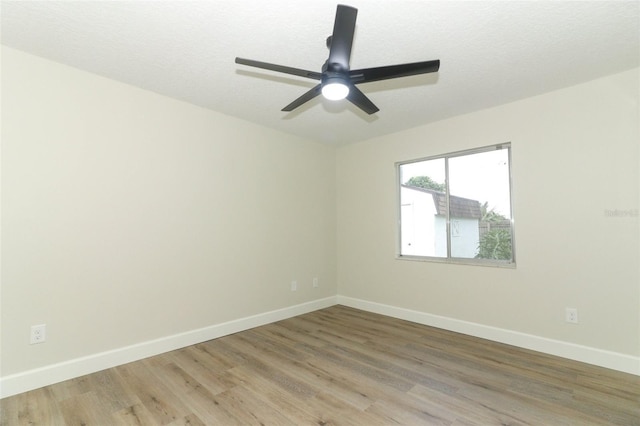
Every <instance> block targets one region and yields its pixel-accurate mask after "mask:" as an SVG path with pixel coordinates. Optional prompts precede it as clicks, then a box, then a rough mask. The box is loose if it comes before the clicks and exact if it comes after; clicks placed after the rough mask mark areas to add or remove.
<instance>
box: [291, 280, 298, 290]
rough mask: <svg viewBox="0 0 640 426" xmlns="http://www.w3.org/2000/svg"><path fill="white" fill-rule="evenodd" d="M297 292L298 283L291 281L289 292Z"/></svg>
mask: <svg viewBox="0 0 640 426" xmlns="http://www.w3.org/2000/svg"><path fill="white" fill-rule="evenodd" d="M296 290H298V281H296V280H293V281H291V291H296Z"/></svg>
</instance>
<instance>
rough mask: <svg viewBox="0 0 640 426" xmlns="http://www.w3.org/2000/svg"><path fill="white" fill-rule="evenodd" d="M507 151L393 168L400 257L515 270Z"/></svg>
mask: <svg viewBox="0 0 640 426" xmlns="http://www.w3.org/2000/svg"><path fill="white" fill-rule="evenodd" d="M510 151H511V146H510V144H508V143H507V144H501V145H495V146H491V147H485V148H481V149H477V150H470V151H464V152H458V153H452V154H446V155H443V156H439V157H432V158H426V159H421V160H414V161H410V162H404V163H400V164H398V176H399V180H400V181H399V183H400V256H401V257H403V256H407V257H424V258H436V259H437V258H441V259H451V260H454V261H455V260H458V261H463V262H465V263H469V262H477V263H491V264H514V260H515V259H514V242H513V240H514V238H513V217H512V212H511V178H510V176H511V173H510V167H511V160H510V159H511V152H510Z"/></svg>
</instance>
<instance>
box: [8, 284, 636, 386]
mask: <svg viewBox="0 0 640 426" xmlns="http://www.w3.org/2000/svg"><path fill="white" fill-rule="evenodd" d="M336 304H340V305H344V306H350V307H352V308H357V309H362V310H363V311H368V312H374V313H377V314H382V315H386V316H389V317H393V318H399V319H403V320H407V321H412V322H415V323H418V324H424V325H429V326H432V327H437V328H441V329H444V330H450V331H455V332H458V333H463V334H467V335H470V336H475V337H480V338H483V339H488V340H493V341H495V342H500V343H506V344H509V345H513V346H518V347H521V348H525V349H531V350H534V351H538V352H543V353H547V354H550V355H556V356H560V357H563V358H568V359H572V360H575V361H580V362H585V363H588V364H593V365H598V366H601V367H606V368H610V369H613V370H618V371H622V372H625V373H630V374H635V375H638V376H640V357H634V356H631V355H625V354H620V353H616V352H610V351H605V350H602V349H597V348H591V347H588V346H581V345H576V344H573V343H567V342H563V341H559V340H553V339H547V338H544V337H539V336H534V335H530V334H525V333H520V332H517V331H512V330H506V329H501V328H496V327H490V326H486V325H482V324H476V323H472V322H468V321H462V320H457V319H453V318H448V317H443V316H439V315H433V314H428V313H425V312H420V311H413V310H410V309H404V308H398V307H395V306H390V305H385V304H381V303H376V302H370V301H367V300H362V299H355V298H351V297H346V296H332V297H327V298H325V299H319V300H314V301H311V302H307V303H302V304H300V305H295V306H290V307H288V308H283V309H278V310H275V311H270V312H265V313H262V314H258V315H253V316H250V317H246V318H240V319H237V320H233V321H229V322H225V323H221V324H215V325H212V326H209V327H204V328H201V329H197V330H191V331H188V332H185V333H181V334H176V335H173V336H167V337H163V338H161V339H156V340H151V341H148V342H142V343H138V344H135V345H131V346H127V347H124V348H118V349H114V350H111V351H107V352H101V353H98V354H94V355H89V356H86V357H82V358H76V359H72V360H69V361H65V362H61V363H58V364H52V365H48V366H45V367H41V368H37V369H33V370H29V371H25V372H22V373H17V374H13V375H10V376H6V377H2V378H0V398H5V397H8V396H11V395H16V394H19V393H22V392H27V391H30V390H33V389H37V388H41V387H43V386H47V385H51V384H54V383H58V382H61V381H64V380H69V379H72V378H75V377H80V376H83V375H85V374H90V373H95V372H97V371H101V370H105V369H107V368H111V367H115V366H118V365H122V364H126V363H128V362H133V361H137V360H140V359H143V358H147V357H150V356H154V355H159V354H161V353H165V352H168V351H172V350H175V349H179V348H183V347H185V346H189V345H195V344H197V343H201V342H206V341H207V340H211V339H216V338H218V337H223V336H227V335H229V334H233V333H237V332H240V331H244V330H248V329H250V328H254V327H259V326H261V325H265V324H270V323H273V322H276V321H281V320H284V319H287V318H291V317H294V316H297V315H302V314H306V313H308V312H313V311H316V310H318V309H323V308H327V307H330V306H333V305H336Z"/></svg>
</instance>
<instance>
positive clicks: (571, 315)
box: [564, 308, 578, 324]
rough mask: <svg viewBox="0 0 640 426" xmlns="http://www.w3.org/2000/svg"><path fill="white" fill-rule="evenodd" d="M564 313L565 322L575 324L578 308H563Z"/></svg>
mask: <svg viewBox="0 0 640 426" xmlns="http://www.w3.org/2000/svg"><path fill="white" fill-rule="evenodd" d="M564 314H565V317H564V319H565V321H566V322H570V323H573V324H577V323H578V309H576V308H565V311H564Z"/></svg>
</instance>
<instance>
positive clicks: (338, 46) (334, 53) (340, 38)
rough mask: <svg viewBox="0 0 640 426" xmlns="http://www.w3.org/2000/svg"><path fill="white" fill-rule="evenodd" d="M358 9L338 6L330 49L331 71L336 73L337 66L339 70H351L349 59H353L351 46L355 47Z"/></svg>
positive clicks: (329, 62) (329, 63)
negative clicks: (354, 35)
mask: <svg viewBox="0 0 640 426" xmlns="http://www.w3.org/2000/svg"><path fill="white" fill-rule="evenodd" d="M357 16H358V9H356V8H354V7H351V6H344V5H342V4H339V5H338V9H337V10H336V20H335V22H334V24H333V34H332V36H331V46H330V47H329V61H328V65H329V70H330V71H336V70H335V69H332V68H335V65H333V64H337V65H338V68H339V70H344V71H346V70H348V69H349V59H350V58H351V46H352V45H353V33H354V32H355V30H356V17H357Z"/></svg>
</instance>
